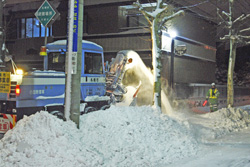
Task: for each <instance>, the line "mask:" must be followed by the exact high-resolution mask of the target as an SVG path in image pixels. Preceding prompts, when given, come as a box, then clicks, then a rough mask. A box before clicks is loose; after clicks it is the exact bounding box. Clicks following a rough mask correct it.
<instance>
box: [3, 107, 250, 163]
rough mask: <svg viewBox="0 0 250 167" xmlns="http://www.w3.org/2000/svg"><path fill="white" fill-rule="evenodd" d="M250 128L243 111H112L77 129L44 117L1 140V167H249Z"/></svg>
mask: <svg viewBox="0 0 250 167" xmlns="http://www.w3.org/2000/svg"><path fill="white" fill-rule="evenodd" d="M249 124H250V118H249V113H248V112H247V111H244V110H241V109H222V110H220V111H217V112H215V113H208V114H204V115H196V114H193V113H188V112H175V113H174V114H173V116H171V117H169V116H167V115H163V114H161V113H159V112H157V111H155V110H154V109H152V108H151V107H149V106H143V107H115V106H112V107H111V108H110V109H108V110H105V111H96V112H93V113H89V114H86V115H83V116H81V122H80V129H77V128H76V127H75V125H74V123H72V122H70V121H68V122H63V121H62V120H59V119H57V118H56V117H54V116H52V115H50V114H48V113H47V112H40V113H37V114H35V115H32V116H30V117H26V118H24V119H23V120H21V121H19V122H18V124H17V125H16V127H15V128H14V129H13V130H11V131H9V132H7V133H6V134H5V136H4V138H3V139H1V140H0V150H1V152H0V167H7V166H15V167H16V166H20V167H23V166H25V167H29V166H46V167H50V166H51V167H52V166H53V167H54V166H68V167H71V166H72V167H73V166H74V167H75V166H79V167H97V166H104V167H105V166H107V167H110V166H114V167H128V166H129V167H133V166H143V167H144V166H153V167H155V166H157V167H160V166H164V167H165V166H187V167H188V166H190V167H191V166H192V167H193V166H220V167H221V166H222V167H227V166H249V165H250V161H249V160H250V144H249V143H250V142H249V141H250V140H249V138H250V130H249V128H248V126H249ZM236 136H237V137H236Z"/></svg>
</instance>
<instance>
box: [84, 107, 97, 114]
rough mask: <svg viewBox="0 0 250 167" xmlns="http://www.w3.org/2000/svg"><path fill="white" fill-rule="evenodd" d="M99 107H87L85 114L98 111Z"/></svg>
mask: <svg viewBox="0 0 250 167" xmlns="http://www.w3.org/2000/svg"><path fill="white" fill-rule="evenodd" d="M96 110H97V109H96V108H95V107H86V108H85V110H84V114H87V113H90V112H93V111H96Z"/></svg>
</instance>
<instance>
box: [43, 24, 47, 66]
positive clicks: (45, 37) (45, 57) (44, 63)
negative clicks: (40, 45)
mask: <svg viewBox="0 0 250 167" xmlns="http://www.w3.org/2000/svg"><path fill="white" fill-rule="evenodd" d="M46 45H47V25H46V26H45V36H44V46H45V47H46ZM47 59H48V55H46V56H44V58H43V69H44V70H45V69H47V63H46V62H47Z"/></svg>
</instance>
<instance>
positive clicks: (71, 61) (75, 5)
mask: <svg viewBox="0 0 250 167" xmlns="http://www.w3.org/2000/svg"><path fill="white" fill-rule="evenodd" d="M69 6H70V9H69V28H68V29H69V32H68V34H69V35H68V64H67V67H68V70H67V78H66V95H65V118H66V119H67V120H68V119H70V120H72V121H73V122H75V123H76V125H77V128H79V119H80V95H81V94H80V92H81V91H80V88H81V69H82V64H81V62H82V34H83V0H69Z"/></svg>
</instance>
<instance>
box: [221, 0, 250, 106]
mask: <svg viewBox="0 0 250 167" xmlns="http://www.w3.org/2000/svg"><path fill="white" fill-rule="evenodd" d="M233 4H234V0H229V13H226V12H225V11H222V14H223V15H220V14H219V12H218V11H217V14H218V16H219V18H220V19H221V21H222V22H221V23H224V24H225V25H226V28H227V29H228V30H229V33H228V35H225V36H224V37H223V38H221V40H229V41H230V54H229V64H228V76H227V107H228V108H229V107H233V105H234V83H233V73H234V67H235V59H236V48H237V43H245V44H249V43H250V42H246V39H250V36H245V35H241V33H244V32H247V31H249V30H250V28H246V29H243V30H240V28H241V26H242V25H244V24H243V22H244V21H245V20H246V19H247V18H250V14H247V15H245V14H242V15H241V16H240V17H238V18H237V19H235V20H233V19H234V11H233V10H234V6H233ZM223 16H224V17H226V19H224V17H223ZM226 20H228V21H226ZM239 22H240V23H239ZM221 23H220V24H221Z"/></svg>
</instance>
